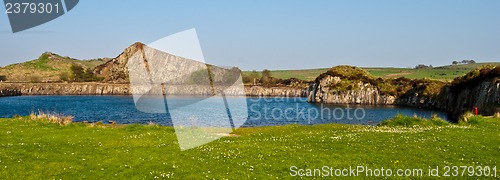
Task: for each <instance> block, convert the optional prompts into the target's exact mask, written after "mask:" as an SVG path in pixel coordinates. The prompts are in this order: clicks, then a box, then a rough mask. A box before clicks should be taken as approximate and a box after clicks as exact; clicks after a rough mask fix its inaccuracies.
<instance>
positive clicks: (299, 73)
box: [244, 62, 500, 81]
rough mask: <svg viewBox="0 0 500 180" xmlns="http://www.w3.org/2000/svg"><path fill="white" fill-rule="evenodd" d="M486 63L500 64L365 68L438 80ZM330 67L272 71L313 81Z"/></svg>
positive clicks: (379, 74)
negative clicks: (427, 67) (431, 67)
mask: <svg viewBox="0 0 500 180" xmlns="http://www.w3.org/2000/svg"><path fill="white" fill-rule="evenodd" d="M486 65H500V62H492V63H477V64H463V65H453V66H451V65H450V66H442V67H436V68H434V69H412V68H363V69H365V70H366V71H368V72H369V73H370V74H372V75H374V76H375V77H382V78H398V77H406V78H410V79H422V78H430V79H437V80H453V79H454V78H456V77H458V76H462V75H465V74H466V73H468V72H470V71H472V70H474V69H476V68H478V67H482V66H486ZM328 69H329V68H320V69H305V70H274V71H271V73H272V75H273V76H274V77H277V78H281V79H288V78H297V79H301V80H309V81H312V80H314V79H316V77H318V76H319V75H320V74H321V73H324V72H326V71H327V70H328ZM244 73H245V74H250V73H251V72H250V71H245V72H244Z"/></svg>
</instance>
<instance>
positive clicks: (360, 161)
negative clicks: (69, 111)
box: [0, 117, 500, 179]
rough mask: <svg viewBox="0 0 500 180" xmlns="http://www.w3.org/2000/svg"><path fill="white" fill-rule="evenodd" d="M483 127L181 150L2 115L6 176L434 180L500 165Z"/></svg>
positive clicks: (341, 132) (252, 138) (146, 137)
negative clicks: (311, 173) (326, 169)
mask: <svg viewBox="0 0 500 180" xmlns="http://www.w3.org/2000/svg"><path fill="white" fill-rule="evenodd" d="M475 122H476V123H475V124H474V125H451V126H444V127H438V126H436V127H373V126H360V125H342V124H327V125H315V126H301V125H288V126H280V127H259V128H241V129H238V130H237V131H236V132H235V133H234V136H231V137H225V138H222V139H220V140H217V141H215V142H212V143H209V144H207V145H204V146H201V147H198V148H195V149H191V150H187V151H180V150H179V147H178V144H177V142H176V136H175V133H174V129H173V128H171V127H162V126H156V125H120V126H116V125H114V126H113V125H95V126H91V125H88V124H81V123H72V124H69V125H66V126H60V125H57V124H50V123H47V122H40V121H32V120H28V118H27V117H22V118H17V119H0V146H1V148H0V177H2V178H7V179H83V178H86V179H130V178H132V179H153V178H164V177H174V178H184V179H188V178H189V179H191V178H196V179H201V178H217V179H221V178H229V179H241V178H259V179H262V178H266V179H269V178H276V177H290V173H291V171H290V167H291V166H296V167H298V168H322V167H323V166H330V167H334V168H349V166H354V167H356V166H367V167H368V168H382V167H383V168H385V169H387V168H394V169H402V168H412V169H416V168H422V169H424V174H423V176H421V177H422V178H426V177H427V168H428V167H429V166H431V167H435V166H440V167H441V168H443V167H444V166H461V165H464V166H474V167H476V166H490V167H493V166H499V165H500V164H499V162H500V160H499V159H500V158H499V157H500V119H492V118H481V117H479V118H477V119H476V121H475ZM440 174H443V172H442V169H441V171H440ZM497 176H498V174H497ZM360 177H364V175H363V174H361V175H360Z"/></svg>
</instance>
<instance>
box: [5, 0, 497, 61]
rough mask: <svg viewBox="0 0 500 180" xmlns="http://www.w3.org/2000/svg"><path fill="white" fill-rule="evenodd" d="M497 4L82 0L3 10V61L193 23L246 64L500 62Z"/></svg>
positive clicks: (210, 44) (90, 54)
mask: <svg viewBox="0 0 500 180" xmlns="http://www.w3.org/2000/svg"><path fill="white" fill-rule="evenodd" d="M499 9H500V1H498V0H377V1H373V0H349V1H347V0H343V1H340V0H308V1H305V0H238V1H234V0H211V1H206V0H199V1H193V0H178V1H172V0H140V1H139V0H135V1H132V0H105V1H97V0H82V1H80V2H79V4H78V5H77V6H76V7H75V8H74V9H73V10H72V11H70V12H68V13H67V14H65V15H63V16H61V17H59V18H57V19H55V20H53V21H51V22H48V23H45V24H43V25H41V26H37V27H35V28H32V29H29V30H26V31H23V32H19V33H15V34H14V33H12V31H11V29H10V24H9V21H8V18H7V15H6V14H5V13H0V54H1V56H0V66H5V65H8V64H12V63H18V62H23V61H27V60H31V59H36V58H37V57H38V56H39V55H40V54H41V53H43V52H46V51H50V52H55V53H58V54H61V55H63V56H70V57H73V58H78V59H92V58H100V57H111V58H112V57H116V56H118V55H119V54H120V53H121V52H122V51H123V50H124V49H125V48H127V47H128V46H129V45H131V44H133V43H134V42H143V43H145V44H148V43H151V42H154V41H155V40H157V39H160V38H163V37H165V36H168V35H171V34H175V33H177V32H180V31H184V30H187V29H191V28H196V30H197V32H198V37H199V40H200V43H201V47H202V49H203V53H204V56H205V61H206V62H208V63H211V64H215V65H221V66H236V67H239V68H241V69H243V70H254V69H255V70H262V69H310V68H325V67H332V66H336V65H341V64H348V65H355V66H362V67H414V66H415V65H417V64H427V65H433V66H439V65H447V64H451V62H452V61H454V60H464V59H474V60H476V61H478V62H500V11H499ZM0 12H5V7H4V6H1V7H0Z"/></svg>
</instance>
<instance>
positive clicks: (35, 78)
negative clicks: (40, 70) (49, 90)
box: [30, 75, 41, 83]
mask: <svg viewBox="0 0 500 180" xmlns="http://www.w3.org/2000/svg"><path fill="white" fill-rule="evenodd" d="M30 82H31V83H39V82H41V79H40V76H37V75H33V76H30Z"/></svg>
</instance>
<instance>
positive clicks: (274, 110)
mask: <svg viewBox="0 0 500 180" xmlns="http://www.w3.org/2000/svg"><path fill="white" fill-rule="evenodd" d="M203 99H206V98H204V97H178V98H177V97H172V98H169V99H167V100H166V102H167V103H166V104H167V106H165V109H166V110H165V112H166V113H148V112H144V111H140V110H138V108H137V107H136V106H135V104H134V99H133V97H132V96H16V97H2V98H0V117H3V118H10V117H12V116H14V115H21V116H27V115H29V114H30V113H31V112H38V111H43V112H49V113H52V112H54V113H59V114H64V115H71V116H74V121H77V122H81V121H88V122H98V121H103V122H104V123H107V122H109V121H116V122H117V123H118V124H136V123H138V124H147V123H150V122H153V123H156V124H161V125H168V126H172V125H173V122H172V117H178V118H184V117H185V118H189V117H191V116H199V117H203V118H207V119H210V118H212V119H224V117H227V114H226V112H227V111H226V109H224V108H222V110H221V108H218V106H217V105H212V104H214V103H211V101H208V102H210V103H205V104H203V103H201V104H199V105H198V106H192V107H191V109H187V110H186V108H184V109H183V110H182V111H181V109H182V108H179V109H176V108H172V105H171V104H176V103H177V104H181V103H182V102H190V103H192V104H196V102H198V101H203ZM228 99H229V101H228V102H231V101H232V100H238V101H239V102H244V103H246V105H247V107H244V106H245V105H241V106H239V107H240V110H242V111H239V112H238V111H233V116H237V115H244V116H245V119H246V122H243V126H244V127H255V126H276V125H286V124H303V125H312V124H325V123H342V124H364V125H376V124H378V123H379V122H381V121H383V120H385V119H389V118H392V117H394V116H396V115H397V114H403V115H407V116H413V115H417V116H419V117H424V118H429V117H431V116H432V115H434V114H435V115H438V116H439V117H441V118H443V119H445V120H447V116H446V113H443V112H439V111H432V110H426V109H416V108H407V107H396V106H340V105H321V104H310V103H307V101H306V100H307V99H306V98H253V97H252V98H233V99H231V98H228ZM161 102H163V101H161ZM226 105H227V103H226ZM204 109H205V110H204ZM228 109H231V108H228ZM173 112H175V116H174V113H173ZM193 114H194V115H193ZM219 117H222V118H219Z"/></svg>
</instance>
